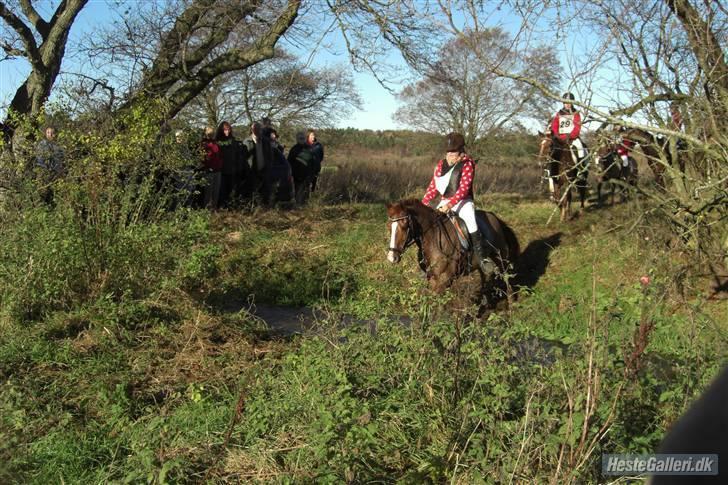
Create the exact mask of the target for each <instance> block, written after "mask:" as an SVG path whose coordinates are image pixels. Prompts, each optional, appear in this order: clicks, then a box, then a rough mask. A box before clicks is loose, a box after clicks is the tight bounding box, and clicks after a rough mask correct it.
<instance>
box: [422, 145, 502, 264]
mask: <svg viewBox="0 0 728 485" xmlns="http://www.w3.org/2000/svg"><path fill="white" fill-rule="evenodd" d="M474 178H475V162H474V161H473V159H472V158H470V156H469V155H467V154H466V153H465V138H463V135H461V134H460V133H450V134H449V135H447V154H446V156H445V159H443V160H440V161H439V162H437V166H436V167H435V172H434V174H433V175H432V180H431V181H430V185H429V187H427V192H425V196H424V197H423V198H422V203H423V204H425V205H429V204H430V202H432V201H433V199H435V198H436V197H437V196H438V195H439V196H441V200H440V203H439V204H438V205H437V209H438V210H439V211H440V212H443V213H446V214H447V213H448V212H450V211H452V212H454V213H455V214H457V215H458V216H459V217H460V218H461V219H462V220H463V221H464V222H465V225H466V227H467V228H468V232H469V233H470V240H471V241H472V243H473V250H474V251H475V254H476V255H477V256H478V261H479V263H480V269H481V270H482V271H483V272H484V273H486V274H490V273H493V271H494V270H495V264H494V263H493V261H492V260H490V259H489V258H488V257H487V255H486V251H485V244H486V243H487V242H488V241H483V236H482V234H481V232H480V230H479V229H478V223H477V221H476V219H475V204H474V202H473V179H474Z"/></svg>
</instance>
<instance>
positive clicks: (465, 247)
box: [448, 210, 496, 252]
mask: <svg viewBox="0 0 728 485" xmlns="http://www.w3.org/2000/svg"><path fill="white" fill-rule="evenodd" d="M448 219H450V222H452V224H453V226H455V234H457V236H458V241H460V248H461V249H462V251H463V252H468V251H470V248H471V247H472V246H473V244H472V242H471V241H470V233H469V232H468V228H467V226H466V225H465V221H464V220H462V219H461V218H460V217H458V216H457V215H455V214H453V213H450V214H448ZM475 222H476V223H477V224H478V230H479V231H480V233H481V234H482V235H483V243H484V244H485V245H487V246H490V247H496V246H495V237H494V235H493V228H492V227H491V225H490V223H489V222H488V218H487V216H486V212H485V211H482V210H476V211H475Z"/></svg>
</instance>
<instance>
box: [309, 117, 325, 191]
mask: <svg viewBox="0 0 728 485" xmlns="http://www.w3.org/2000/svg"><path fill="white" fill-rule="evenodd" d="M306 143H308V146H309V147H310V148H311V151H312V152H313V154H314V166H313V171H314V175H313V180H312V182H311V192H315V191H316V182H317V181H318V176H319V173H321V166H322V165H323V163H324V146H323V145H322V144H321V143H320V142H319V141H318V139H317V138H316V131H314V130H308V134H307V135H306Z"/></svg>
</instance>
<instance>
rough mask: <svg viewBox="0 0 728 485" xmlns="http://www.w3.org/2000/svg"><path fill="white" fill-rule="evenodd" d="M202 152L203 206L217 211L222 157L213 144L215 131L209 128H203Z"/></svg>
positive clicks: (217, 147) (215, 143) (214, 143)
mask: <svg viewBox="0 0 728 485" xmlns="http://www.w3.org/2000/svg"><path fill="white" fill-rule="evenodd" d="M202 150H203V151H204V154H205V157H204V159H203V160H202V166H203V170H204V172H205V183H206V185H205V188H204V193H203V194H204V206H205V207H207V208H209V209H217V206H218V202H219V198H220V182H221V181H222V173H221V170H222V155H221V154H220V147H219V146H218V144H217V142H215V129H214V128H213V127H211V126H208V127H206V128H205V134H204V136H203V137H202Z"/></svg>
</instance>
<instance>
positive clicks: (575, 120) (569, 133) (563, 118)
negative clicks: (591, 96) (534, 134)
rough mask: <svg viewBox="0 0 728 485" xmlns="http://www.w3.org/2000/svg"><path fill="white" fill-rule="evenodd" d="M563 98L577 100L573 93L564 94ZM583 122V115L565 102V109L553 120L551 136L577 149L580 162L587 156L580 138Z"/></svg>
mask: <svg viewBox="0 0 728 485" xmlns="http://www.w3.org/2000/svg"><path fill="white" fill-rule="evenodd" d="M561 97H562V98H564V99H567V100H570V101H574V99H575V98H574V95H573V94H571V93H564V94H563V95H562V96H561ZM581 121H582V120H581V113H579V112H578V111H577V110H576V108H574V106H573V105H572V104H571V103H568V102H564V107H563V108H561V109H560V110H559V111H558V112H557V113H556V114H555V115H554V117H553V119H552V120H551V136H553V137H554V138H556V139H558V140H559V141H560V142H561V143H562V144H567V145H571V146H573V147H574V148H576V153H577V156H578V158H579V160H582V159H583V158H584V157H585V156H586V148H585V147H584V143H582V141H581V139H580V138H579V133H581ZM554 145H555V144H554Z"/></svg>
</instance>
